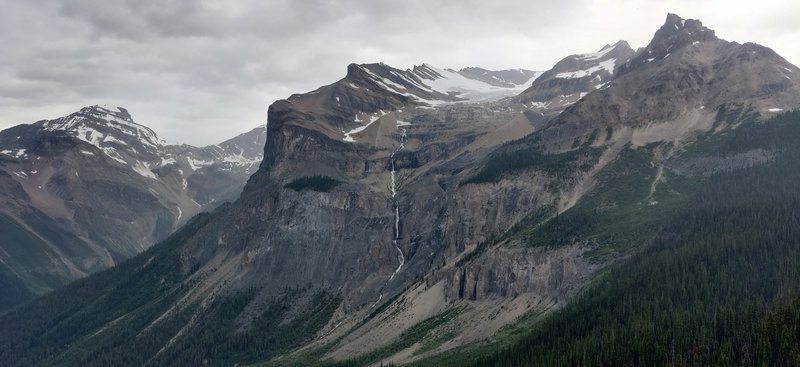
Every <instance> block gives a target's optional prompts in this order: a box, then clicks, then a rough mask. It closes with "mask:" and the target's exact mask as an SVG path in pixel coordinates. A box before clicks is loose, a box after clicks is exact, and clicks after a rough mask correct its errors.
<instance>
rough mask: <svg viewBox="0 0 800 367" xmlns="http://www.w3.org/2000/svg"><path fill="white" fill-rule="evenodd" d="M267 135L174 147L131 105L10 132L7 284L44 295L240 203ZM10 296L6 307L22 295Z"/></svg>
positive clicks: (4, 136) (4, 169)
mask: <svg viewBox="0 0 800 367" xmlns="http://www.w3.org/2000/svg"><path fill="white" fill-rule="evenodd" d="M265 133H266V132H265V130H264V128H258V129H255V130H253V131H251V132H248V133H245V134H242V135H240V136H237V137H235V138H233V139H230V140H228V141H225V142H223V143H220V144H218V145H212V146H208V147H202V148H196V147H192V146H188V145H181V146H172V145H165V144H163V142H162V141H161V140H160V139H159V138H158V136H157V135H156V134H155V133H154V132H153V131H152V130H151V129H149V128H147V127H145V126H142V125H139V124H137V123H136V122H134V121H133V119H132V118H131V116H130V114H129V113H128V111H127V110H125V109H124V108H116V109H113V108H106V107H100V106H92V107H86V108H83V109H81V110H80V111H78V112H76V113H73V114H71V115H69V116H65V117H61V118H58V119H54V120H45V121H39V122H37V123H34V124H30V125H19V126H15V127H12V128H9V129H6V130H3V131H2V132H0V173H2V175H0V181H2V185H3V186H4V187H6V188H7V189H6V190H3V191H2V192H0V201H2V202H3V203H4V205H3V206H2V208H0V220H1V221H2V225H3V228H4V230H3V231H2V232H3V235H2V241H0V248H2V250H3V251H2V253H0V260H2V264H3V269H2V274H3V276H4V279H6V280H5V281H6V282H8V283H11V284H15V286H14V288H15V289H27V290H29V291H30V293H33V294H41V293H44V292H47V291H49V290H51V289H54V288H57V287H59V286H61V285H63V284H66V283H67V282H69V281H71V280H74V279H76V278H79V277H83V276H86V275H87V274H89V273H92V272H94V271H97V270H100V269H104V268H107V267H110V266H113V265H114V264H117V263H119V262H120V261H122V260H124V259H127V258H129V257H131V256H134V255H136V254H138V253H140V252H142V251H144V250H145V249H147V248H148V247H150V246H151V245H152V244H153V243H155V242H157V241H159V240H161V239H163V238H165V237H166V236H167V235H168V234H169V233H171V232H172V231H173V230H175V229H176V228H177V227H178V226H180V225H181V224H183V223H184V222H185V221H186V220H188V219H189V218H190V217H191V216H192V215H194V214H196V213H198V212H200V211H203V210H208V209H210V208H213V207H215V206H217V205H218V204H219V203H222V202H225V201H229V200H232V199H235V198H236V196H238V194H239V193H240V192H241V189H242V187H243V186H244V183H245V181H246V180H247V178H248V177H249V175H250V173H252V172H253V171H255V169H256V167H257V165H258V164H259V163H260V161H261V154H262V149H263V145H264V139H265ZM4 289H5V288H4ZM23 293H24V292H23ZM2 298H3V299H4V305H5V306H9V305H11V304H14V303H15V302H16V301H15V300H17V299H18V297H12V296H11V295H8V294H6V293H5V291H3V297H2Z"/></svg>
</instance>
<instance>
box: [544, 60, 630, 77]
mask: <svg viewBox="0 0 800 367" xmlns="http://www.w3.org/2000/svg"><path fill="white" fill-rule="evenodd" d="M616 66H617V59H608V60H605V61H601V62H600V63H598V64H597V65H595V66H592V67H590V68H588V69H585V70H576V71H569V72H565V73H558V74H556V78H562V79H572V78H583V77H586V76H589V75H592V74H594V73H596V72H598V71H602V70H605V71H607V72H608V73H610V74H614V68H615V67H616Z"/></svg>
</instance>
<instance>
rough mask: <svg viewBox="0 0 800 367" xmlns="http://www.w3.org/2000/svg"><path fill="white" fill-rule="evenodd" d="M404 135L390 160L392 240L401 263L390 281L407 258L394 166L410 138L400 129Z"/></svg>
mask: <svg viewBox="0 0 800 367" xmlns="http://www.w3.org/2000/svg"><path fill="white" fill-rule="evenodd" d="M400 131H401V133H402V135H401V136H400V147H399V148H397V150H395V151H394V152H393V153H392V155H391V157H389V159H390V160H391V167H392V170H391V178H392V185H391V190H392V199H394V200H393V201H394V239H392V245H393V246H394V248H395V249H396V250H397V261H398V262H399V263H400V264H399V265H398V266H397V269H396V270H395V271H394V273H392V276H390V277H389V281H391V280H392V279H394V276H395V275H397V273H399V272H400V269H402V268H403V265H405V263H406V257H405V255H404V254H403V250H402V249H400V245H399V241H400V199H399V198H397V174H396V170H395V164H394V156H395V155H396V154H397V153H398V152H399V151H401V150H403V148H405V147H406V139H408V136H407V135H406V129H400Z"/></svg>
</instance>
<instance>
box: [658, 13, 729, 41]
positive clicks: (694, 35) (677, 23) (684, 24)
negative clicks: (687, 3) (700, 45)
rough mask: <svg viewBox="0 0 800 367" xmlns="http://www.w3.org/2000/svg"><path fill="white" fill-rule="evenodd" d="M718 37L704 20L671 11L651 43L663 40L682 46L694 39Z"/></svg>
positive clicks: (705, 39)
mask: <svg viewBox="0 0 800 367" xmlns="http://www.w3.org/2000/svg"><path fill="white" fill-rule="evenodd" d="M716 39H717V36H716V35H715V34H714V31H713V30H711V29H708V28H706V27H705V26H704V25H703V22H701V21H699V20H697V19H683V18H681V17H680V16H678V15H676V14H672V13H669V14H667V20H666V21H665V22H664V25H663V26H661V28H659V29H658V31H656V34H655V36H654V37H653V40H652V41H651V42H650V44H651V45H653V43H656V42H661V43H668V44H674V45H675V46H678V47H680V46H683V45H686V44H688V43H691V42H694V41H700V42H703V41H712V40H716ZM648 47H649V46H648Z"/></svg>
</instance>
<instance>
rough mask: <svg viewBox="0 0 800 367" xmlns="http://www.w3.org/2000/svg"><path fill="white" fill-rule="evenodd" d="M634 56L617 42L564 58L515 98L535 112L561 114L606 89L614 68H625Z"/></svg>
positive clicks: (632, 52) (623, 42) (612, 77)
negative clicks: (598, 90) (588, 96)
mask: <svg viewBox="0 0 800 367" xmlns="http://www.w3.org/2000/svg"><path fill="white" fill-rule="evenodd" d="M634 53H635V52H634V51H633V49H632V48H631V47H630V46H629V45H628V43H627V42H625V41H619V42H617V43H615V44H613V45H606V46H604V47H603V48H602V49H600V51H597V52H594V53H588V54H579V55H570V56H567V57H565V58H564V59H562V60H561V61H559V62H557V63H556V64H555V65H554V66H553V68H552V69H550V70H548V71H546V72H545V73H543V74H542V75H541V76H539V77H538V78H537V79H536V80H535V81H534V82H533V85H531V86H530V87H529V88H528V89H526V90H525V91H524V92H522V93H521V94H520V95H519V96H517V97H516V98H517V100H518V101H519V102H520V103H523V104H526V105H527V106H529V107H531V108H533V109H535V110H538V111H542V112H547V111H553V112H560V111H561V110H563V109H564V108H565V107H567V106H569V105H571V104H573V103H575V102H576V101H577V100H579V99H581V98H583V97H584V96H586V95H587V94H589V93H590V92H592V91H594V90H597V89H601V88H603V87H605V86H607V85H608V83H610V82H611V80H613V79H614V76H615V72H616V69H617V67H618V66H621V65H624V64H626V63H627V62H628V61H629V60H630V59H631V57H633V56H634Z"/></svg>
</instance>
